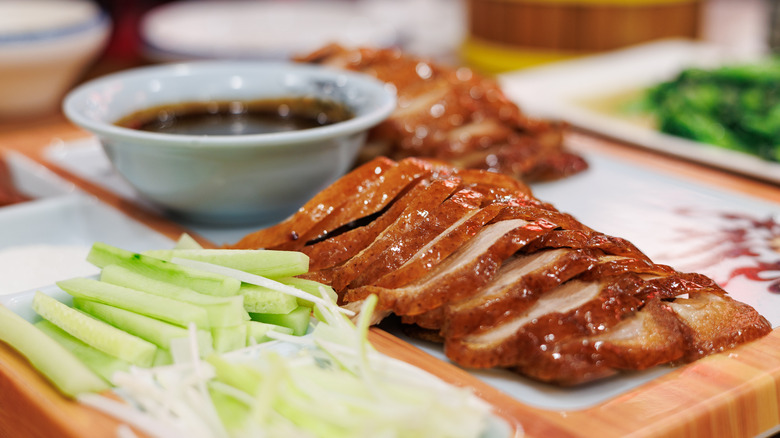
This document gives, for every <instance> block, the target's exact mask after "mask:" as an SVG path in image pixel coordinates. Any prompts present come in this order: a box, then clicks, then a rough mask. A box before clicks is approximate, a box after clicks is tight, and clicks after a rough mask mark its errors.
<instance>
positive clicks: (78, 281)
mask: <svg viewBox="0 0 780 438" xmlns="http://www.w3.org/2000/svg"><path fill="white" fill-rule="evenodd" d="M57 286H59V287H60V288H61V289H62V290H64V291H65V292H67V293H68V294H70V295H72V296H74V297H76V298H83V299H85V300H92V301H97V302H98V303H103V304H108V305H109V306H115V307H120V308H122V309H125V310H129V311H131V312H136V313H140V314H142V315H146V316H149V317H152V318H156V319H160V320H163V321H166V322H170V323H171V324H176V325H178V326H180V327H187V326H188V325H189V323H190V322H193V323H195V325H196V326H197V327H198V328H209V327H211V325H210V324H209V317H208V313H206V309H203V308H202V307H198V306H196V305H194V304H189V303H184V302H181V301H177V300H172V299H170V298H165V297H161V296H158V295H152V294H150V293H146V292H141V291H138V290H135V289H130V288H127V287H122V286H117V285H114V284H111V283H106V282H103V281H98V280H93V279H91V278H71V279H69V280H63V281H60V282H57Z"/></svg>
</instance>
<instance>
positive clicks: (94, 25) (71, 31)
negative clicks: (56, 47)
mask: <svg viewBox="0 0 780 438" xmlns="http://www.w3.org/2000/svg"><path fill="white" fill-rule="evenodd" d="M82 3H86V4H92V5H93V11H92V14H90V15H89V16H88V17H85V18H84V19H83V20H80V21H78V22H74V23H71V24H67V25H57V26H55V27H51V28H47V29H39V30H32V31H22V32H17V33H9V34H2V33H0V46H4V45H13V44H20V43H35V42H41V41H47V40H52V39H56V38H62V37H69V36H73V35H77V34H81V33H84V32H88V31H91V30H93V29H103V28H105V27H108V26H109V25H110V24H111V17H110V16H109V14H108V13H107V12H106V11H104V10H103V9H102V8H100V7H99V6H97V5H94V4H93V3H91V2H82Z"/></svg>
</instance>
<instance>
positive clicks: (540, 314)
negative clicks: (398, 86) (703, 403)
mask: <svg viewBox="0 0 780 438" xmlns="http://www.w3.org/2000/svg"><path fill="white" fill-rule="evenodd" d="M365 169H372V170H371V171H370V172H366V170H365ZM356 175H358V176H359V175H362V176H365V177H368V178H370V179H371V182H360V181H359V177H356ZM386 175H390V176H391V177H389V178H386V177H385V176H386ZM399 175H406V176H405V177H400V176H399ZM480 175H482V176H484V177H480ZM496 175H497V174H495V173H492V172H485V171H477V170H473V169H470V170H459V169H455V168H448V167H443V166H442V165H441V164H438V163H427V162H426V161H424V160H421V159H416V158H407V159H404V160H402V161H400V162H398V163H394V162H389V163H388V160H387V159H385V158H377V159H375V160H373V161H371V162H368V163H366V164H365V165H363V166H362V167H359V168H357V169H356V170H354V171H353V172H352V173H351V174H349V175H346V176H345V177H344V178H343V180H340V181H337V182H335V183H334V185H333V186H332V187H331V188H329V189H326V191H325V192H328V194H327V195H323V196H319V197H318V200H317V204H316V205H313V206H304V208H302V209H301V210H300V211H299V212H298V213H296V214H294V215H293V216H292V217H291V218H289V219H288V220H287V221H286V222H284V223H282V224H280V225H277V226H275V227H271V228H269V229H266V230H261V231H258V232H255V233H253V234H252V235H250V236H249V237H251V239H250V238H249V237H248V238H245V239H242V240H241V241H240V242H238V243H237V244H235V245H233V247H235V248H278V247H285V246H286V245H289V236H282V238H280V237H279V236H277V235H275V234H274V233H273V232H269V231H268V230H272V229H274V228H277V229H280V230H286V231H288V232H289V231H293V230H300V231H297V232H299V234H300V235H302V236H305V235H310V236H313V237H314V238H313V239H310V240H306V241H304V242H299V241H294V242H295V243H296V245H301V249H302V250H303V251H304V252H305V253H307V254H308V255H309V256H310V257H311V258H312V261H311V267H312V272H310V273H309V274H307V277H308V278H312V279H316V280H319V281H323V282H325V283H328V284H330V285H332V286H333V287H334V289H335V290H336V291H337V292H338V294H339V303H340V304H341V305H344V306H345V307H348V308H351V309H358V308H359V304H360V302H361V301H362V300H364V299H365V298H366V297H368V296H369V295H370V294H376V295H377V297H378V298H379V300H378V305H377V313H376V314H375V315H374V321H375V322H378V321H379V320H381V318H383V317H384V316H386V315H388V314H390V313H394V314H396V315H398V316H399V317H401V320H402V322H404V323H406V324H413V325H414V326H415V327H417V328H418V329H419V330H418V332H419V333H426V335H428V336H430V337H429V338H436V339H439V340H440V341H441V342H442V343H443V344H444V350H445V353H446V355H447V357H448V358H450V359H451V360H453V361H454V362H456V363H458V364H460V365H462V366H465V367H472V368H486V367H503V368H507V369H511V370H514V371H516V372H518V373H521V374H523V375H526V376H528V377H531V378H534V379H538V380H540V381H545V382H551V383H556V384H559V385H577V384H582V383H585V382H588V381H592V380H596V379H601V378H605V377H608V376H611V375H614V374H617V373H619V372H621V371H623V370H642V369H646V368H649V367H653V366H657V365H661V364H677V363H685V362H690V361H692V360H696V359H698V358H700V357H702V356H706V355H708V354H713V353H717V352H720V351H724V350H727V349H730V348H733V347H736V346H737V345H739V344H742V343H745V342H749V341H751V340H754V339H756V338H758V337H761V336H763V335H765V334H767V333H769V332H770V331H771V326H770V324H769V323H768V321H767V320H766V319H764V318H763V317H762V316H761V315H760V314H759V313H758V312H756V310H755V309H753V308H752V307H750V306H747V305H745V304H743V303H740V302H738V301H735V300H733V299H732V298H730V297H729V296H728V295H727V293H726V292H725V291H724V290H723V289H721V288H720V287H719V286H718V285H717V284H715V282H713V281H712V280H711V279H710V278H708V277H706V276H704V275H701V274H697V273H682V272H677V271H675V270H674V269H673V268H671V267H669V266H665V265H661V264H656V263H653V262H652V261H651V260H650V259H649V258H648V257H647V256H646V255H645V254H644V253H642V252H641V251H640V250H639V249H638V248H636V247H635V246H634V245H632V244H631V243H630V242H628V241H626V240H625V239H621V238H618V237H613V236H609V235H606V234H603V233H601V232H598V231H595V230H593V229H591V228H589V227H587V226H585V225H583V224H582V223H580V222H579V221H577V220H576V219H575V218H574V217H572V216H571V215H569V214H566V213H562V212H560V211H558V210H556V209H555V208H554V207H553V206H551V205H550V204H547V203H544V202H541V201H539V200H537V199H535V198H534V197H533V195H532V194H531V191H530V190H529V189H528V188H527V187H525V186H524V185H523V186H518V183H516V182H515V181H513V180H511V178H508V177H506V176H504V175H500V176H496ZM344 181H347V183H345V182H344ZM388 181H392V183H391V182H388ZM344 184H351V185H350V186H344ZM355 184H357V185H359V186H360V187H363V188H362V189H359V190H358V189H352V190H346V191H345V194H344V195H342V196H336V195H335V193H336V190H337V188H338V187H342V188H345V189H349V188H352V187H353V186H352V185H355ZM391 184H396V185H397V186H392V185H391ZM333 187H335V188H333ZM307 205H308V204H307ZM352 205H358V206H359V207H350V206H352ZM310 212H314V213H315V214H318V216H317V217H311V213H310ZM320 212H329V213H328V214H319V213H320ZM334 217H337V218H338V219H337V220H336V219H333V218H334ZM312 230H317V231H316V232H312ZM299 240H303V239H299Z"/></svg>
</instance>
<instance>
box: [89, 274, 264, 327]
mask: <svg viewBox="0 0 780 438" xmlns="http://www.w3.org/2000/svg"><path fill="white" fill-rule="evenodd" d="M100 281H104V282H106V283H111V284H115V285H117V286H124V287H128V288H130V289H135V290H140V291H142V292H146V293H150V294H154V295H159V296H163V297H166V298H171V299H174V300H178V301H184V302H186V303H190V304H195V305H196V306H198V307H202V308H204V309H205V310H206V313H208V319H209V325H211V326H212V327H228V326H234V325H236V324H238V322H239V321H242V320H243V321H247V320H249V314H248V313H247V312H246V310H244V300H243V298H242V297H241V296H239V295H236V296H232V297H216V296H213V295H204V294H201V293H198V292H195V291H194V290H192V289H187V288H186V287H181V286H177V285H175V284H172V283H168V282H165V281H160V280H156V279H154V278H151V277H147V276H146V275H142V274H139V273H138V272H135V271H133V270H132V269H128V268H127V267H125V266H124V265H123V264H118V265H108V266H106V267H105V268H103V270H102V271H101V273H100Z"/></svg>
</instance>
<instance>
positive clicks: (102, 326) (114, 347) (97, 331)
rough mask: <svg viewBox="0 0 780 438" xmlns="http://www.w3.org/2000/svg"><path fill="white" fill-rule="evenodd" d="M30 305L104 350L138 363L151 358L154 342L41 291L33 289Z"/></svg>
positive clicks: (54, 322) (75, 336) (154, 349)
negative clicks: (120, 328) (34, 291)
mask: <svg viewBox="0 0 780 438" xmlns="http://www.w3.org/2000/svg"><path fill="white" fill-rule="evenodd" d="M32 308H33V310H35V312H36V313H38V314H39V315H41V316H42V317H43V318H44V319H46V320H48V321H50V322H51V323H53V324H54V325H56V326H58V327H59V328H61V329H62V330H64V331H65V332H67V333H68V334H70V335H71V336H73V337H74V338H77V339H79V340H81V341H82V342H84V343H85V344H87V345H90V346H92V347H94V348H96V349H98V350H100V351H102V352H104V353H106V354H109V355H111V356H114V357H117V358H119V359H122V360H125V361H127V362H130V363H132V364H134V365H138V366H142V367H149V366H150V365H151V364H152V362H153V360H154V354H155V351H156V350H157V346H155V345H154V344H152V343H151V342H148V341H145V340H143V339H141V338H139V337H137V336H133V335H131V334H129V333H126V332H124V331H122V330H119V329H118V328H116V327H114V326H112V325H110V324H108V323H105V322H103V321H99V320H97V319H95V318H93V317H91V316H89V315H87V314H85V313H82V312H80V311H78V310H76V309H73V308H70V307H68V306H66V305H65V304H62V303H61V302H59V301H57V300H55V299H54V298H52V297H50V296H48V295H45V294H43V293H41V292H36V293H35V297H34V298H33V302H32Z"/></svg>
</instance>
